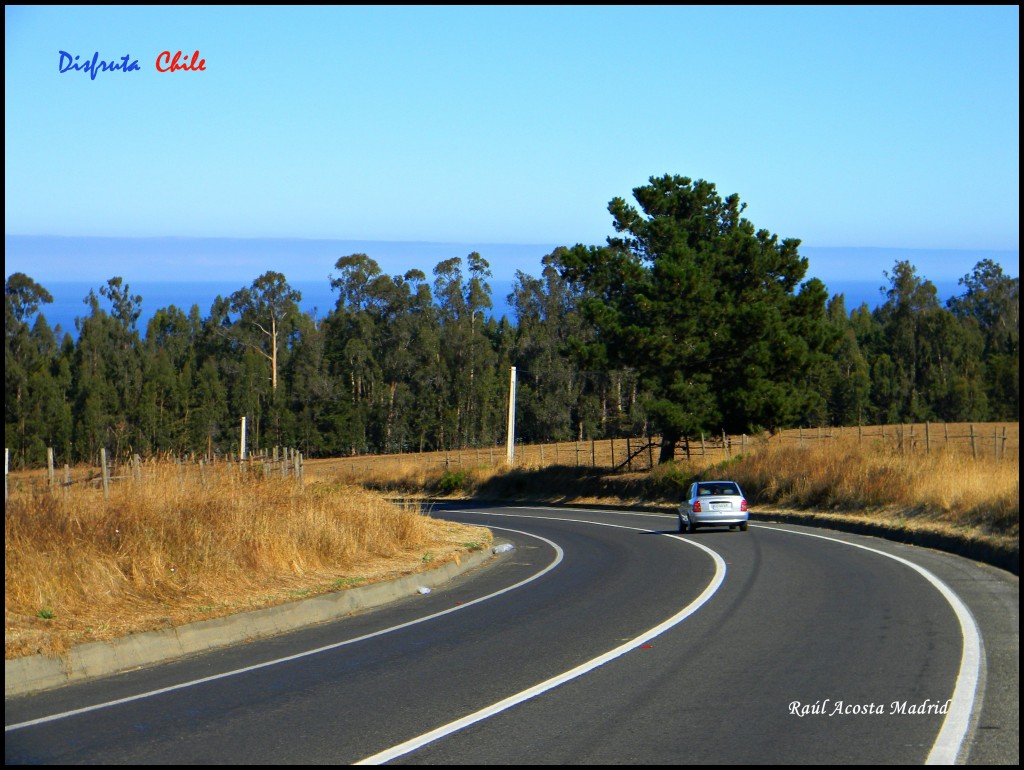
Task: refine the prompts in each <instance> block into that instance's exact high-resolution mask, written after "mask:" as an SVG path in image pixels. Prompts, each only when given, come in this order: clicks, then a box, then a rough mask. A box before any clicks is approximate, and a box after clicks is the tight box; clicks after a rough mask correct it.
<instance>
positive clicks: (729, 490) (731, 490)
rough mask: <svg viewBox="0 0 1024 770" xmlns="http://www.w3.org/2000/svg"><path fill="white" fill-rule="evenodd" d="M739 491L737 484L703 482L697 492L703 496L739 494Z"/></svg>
mask: <svg viewBox="0 0 1024 770" xmlns="http://www.w3.org/2000/svg"><path fill="white" fill-rule="evenodd" d="M739 493H740V491H739V489H738V488H737V487H736V485H735V484H701V485H700V486H699V487H698V489H697V494H698V495H699V496H701V497H712V496H717V495H738V494H739Z"/></svg>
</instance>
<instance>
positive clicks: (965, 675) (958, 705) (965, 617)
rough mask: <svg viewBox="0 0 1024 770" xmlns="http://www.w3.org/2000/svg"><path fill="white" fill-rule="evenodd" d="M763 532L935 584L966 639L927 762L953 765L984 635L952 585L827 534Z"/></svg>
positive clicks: (975, 686)
mask: <svg viewBox="0 0 1024 770" xmlns="http://www.w3.org/2000/svg"><path fill="white" fill-rule="evenodd" d="M755 526H758V527H759V528H761V529H767V530H770V531H772V532H788V533H789V534H792V535H803V536H804V537H816V538H819V539H821V540H831V541H832V542H834V543H839V544H841V545H849V546H853V547H854V548H862V549H864V550H865V551H871V552H872V553H877V554H880V555H881V556H885V557H887V558H889V559H893V560H894V561H898V562H899V563H900V564H904V565H906V566H907V567H910V568H911V569H912V570H914V571H915V572H917V573H918V574H920V575H921V576H922V577H923V578H924V579H925V580H927V581H928V582H929V583H931V584H932V586H934V587H935V589H936V590H937V591H938V592H939V593H940V594H941V595H942V598H944V599H945V600H946V601H947V602H948V603H949V606H950V607H952V608H953V612H954V613H955V614H956V618H957V620H958V621H959V622H960V634H961V636H962V637H963V652H962V653H961V656H960V671H959V673H958V674H957V678H956V686H955V687H954V688H953V697H952V698H951V699H950V704H949V712H948V713H947V714H946V718H945V719H944V720H943V721H942V729H940V730H939V734H938V736H937V737H936V739H935V743H934V744H933V745H932V750H931V752H929V754H928V759H926V760H925V764H927V765H953V764H956V763H957V760H958V759H959V758H960V753H961V751H962V748H963V743H964V739H965V738H966V737H967V730H968V728H969V727H970V724H971V716H972V714H973V713H974V703H975V699H976V697H977V690H978V681H979V678H980V675H981V633H980V632H979V631H978V626H977V624H976V623H975V622H974V616H973V615H972V614H971V611H970V609H968V607H967V605H966V604H964V603H963V601H961V599H960V597H959V596H957V595H956V594H955V593H954V592H953V590H952V589H951V588H949V586H947V585H946V584H945V583H943V582H942V580H940V579H939V578H938V577H936V576H935V575H934V574H933V573H931V572H929V571H928V570H926V569H925V568H924V567H920V566H918V565H917V564H914V563H913V562H912V561H908V560H907V559H904V558H902V557H900V556H894V555H893V554H891V553H886V552H885V551H880V550H878V549H877V548H870V547H868V546H866V545H860V544H858V543H851V542H849V541H848V540H840V539H838V538H835V537H828V536H826V535H816V534H813V533H811V532H798V531H797V530H794V529H786V528H784V527H766V526H763V525H755Z"/></svg>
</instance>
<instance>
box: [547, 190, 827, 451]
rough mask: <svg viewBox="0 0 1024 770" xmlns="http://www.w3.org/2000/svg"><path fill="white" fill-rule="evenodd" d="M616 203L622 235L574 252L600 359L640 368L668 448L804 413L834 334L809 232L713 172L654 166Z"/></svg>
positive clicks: (573, 269)
mask: <svg viewBox="0 0 1024 770" xmlns="http://www.w3.org/2000/svg"><path fill="white" fill-rule="evenodd" d="M633 195H634V197H635V199H636V201H637V203H638V204H639V209H638V208H636V207H634V206H632V205H629V204H627V203H626V201H625V200H623V199H622V198H615V199H613V200H612V201H611V203H610V204H609V206H608V210H609V212H610V213H611V214H612V218H613V224H614V227H615V230H616V232H617V233H619V235H618V236H617V237H613V238H609V239H608V245H607V246H604V247H584V246H577V247H575V248H573V249H570V250H567V251H566V252H565V253H563V254H562V255H561V258H562V260H563V275H564V276H565V277H566V278H567V279H568V280H570V281H573V282H577V283H580V284H582V286H583V287H584V288H585V290H586V294H587V296H586V297H585V298H583V299H582V300H581V302H580V307H581V311H582V312H583V314H584V317H585V318H586V319H587V320H588V321H589V322H590V323H592V324H593V325H594V327H595V330H596V332H597V338H596V340H595V341H594V342H591V343H587V344H584V345H583V346H582V347H581V350H582V351H583V352H584V354H585V357H586V359H588V360H589V361H590V362H591V365H592V366H595V367H601V366H611V367H625V368H629V369H634V370H636V371H637V372H638V373H639V375H640V377H641V381H642V387H643V388H644V390H646V391H647V393H648V394H649V400H648V403H647V405H646V406H647V411H648V414H649V415H650V418H651V420H652V422H653V423H654V425H655V426H656V427H657V428H658V429H659V430H660V432H661V434H662V439H663V443H662V453H661V460H662V461H666V460H669V459H671V458H672V456H673V452H674V447H675V444H676V442H677V441H678V439H679V438H680V437H682V436H683V435H686V434H688V433H694V432H697V431H699V430H710V429H715V430H717V429H725V430H727V431H729V432H744V431H749V430H752V429H755V428H756V427H768V428H774V427H777V426H780V425H784V424H786V423H788V422H790V421H792V420H794V419H797V418H799V416H800V415H801V413H802V412H803V411H804V410H805V409H806V408H807V407H808V403H809V401H810V400H811V396H812V395H813V394H812V390H811V388H810V386H809V382H808V377H809V373H810V372H811V371H812V370H813V367H814V366H815V365H816V364H817V363H819V362H820V358H821V356H822V354H823V353H824V352H826V351H827V350H828V349H829V348H830V347H831V345H832V344H834V341H835V335H834V334H832V333H830V332H829V327H828V325H827V324H826V323H825V300H826V299H827V294H826V292H825V288H824V286H823V284H822V283H821V282H820V281H818V280H817V279H812V280H810V281H808V282H806V283H805V284H803V285H802V286H800V290H799V292H797V287H798V286H799V285H800V282H801V280H802V279H803V277H804V274H805V273H806V271H807V260H806V259H804V258H803V257H801V256H800V254H799V252H798V247H799V243H800V242H799V241H798V240H796V239H786V240H783V241H779V239H778V237H777V236H775V235H772V234H770V233H769V232H768V231H767V230H758V229H755V227H754V225H753V224H751V223H750V222H749V221H748V220H746V219H744V218H742V216H741V214H742V212H743V210H744V209H745V208H746V206H745V204H742V203H741V202H740V200H739V196H737V195H735V194H734V195H730V196H728V197H727V198H724V199H723V198H722V197H721V196H720V195H719V194H718V192H717V191H716V189H715V186H714V185H713V184H712V183H710V182H707V181H703V180H697V181H693V180H691V179H689V178H687V177H680V176H668V175H666V176H663V177H660V178H658V177H651V179H650V183H649V184H648V185H646V186H643V187H638V188H636V189H634V190H633Z"/></svg>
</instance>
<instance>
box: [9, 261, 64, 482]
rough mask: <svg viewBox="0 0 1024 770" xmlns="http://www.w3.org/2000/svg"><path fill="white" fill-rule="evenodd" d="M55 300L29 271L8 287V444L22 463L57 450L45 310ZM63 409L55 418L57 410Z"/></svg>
mask: <svg viewBox="0 0 1024 770" xmlns="http://www.w3.org/2000/svg"><path fill="white" fill-rule="evenodd" d="M51 302H53V296H52V295H51V294H50V292H49V291H47V290H46V289H45V288H43V286H41V285H40V284H38V283H36V282H35V281H34V280H33V279H32V278H30V277H28V276H27V275H25V274H24V273H13V274H11V275H10V276H8V278H7V281H6V283H5V285H4V392H5V394H6V398H5V400H4V444H5V446H7V447H9V448H10V449H11V450H12V452H13V460H14V462H15V463H16V464H17V465H26V464H38V463H40V462H42V460H43V459H44V458H45V452H46V447H47V446H53V443H48V442H52V441H53V435H54V430H55V429H58V428H59V424H55V423H54V419H55V418H57V417H59V416H60V410H59V408H58V406H57V405H58V404H59V395H58V393H59V386H58V385H57V384H56V383H55V382H54V381H53V376H52V369H53V367H54V365H55V361H56V358H57V354H58V351H57V341H56V338H55V336H54V334H53V330H52V329H51V328H50V326H49V324H48V323H47V322H46V319H45V317H44V316H43V315H42V314H41V313H40V312H39V310H40V307H41V306H42V305H44V304H48V303H51ZM55 408H57V409H58V411H57V413H56V414H54V409H55Z"/></svg>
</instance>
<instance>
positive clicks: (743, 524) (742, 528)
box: [740, 522, 747, 532]
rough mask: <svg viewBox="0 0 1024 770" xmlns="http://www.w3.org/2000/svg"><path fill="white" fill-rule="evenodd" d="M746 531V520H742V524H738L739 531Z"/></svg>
mask: <svg viewBox="0 0 1024 770" xmlns="http://www.w3.org/2000/svg"><path fill="white" fill-rule="evenodd" d="M746 531H747V522H743V523H742V524H740V532H746Z"/></svg>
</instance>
